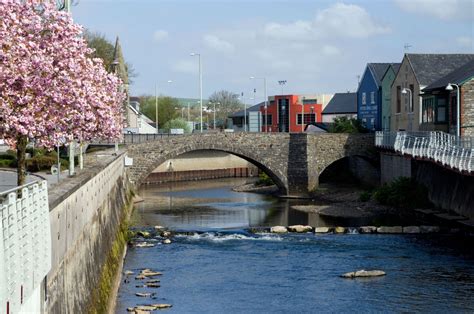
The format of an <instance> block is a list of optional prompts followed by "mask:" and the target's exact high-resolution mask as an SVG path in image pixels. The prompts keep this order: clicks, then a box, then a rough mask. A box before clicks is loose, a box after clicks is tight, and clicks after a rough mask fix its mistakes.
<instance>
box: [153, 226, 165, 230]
mask: <svg viewBox="0 0 474 314" xmlns="http://www.w3.org/2000/svg"><path fill="white" fill-rule="evenodd" d="M154 228H155V230H156V231H162V230H164V229H165V227H163V226H155V227H154Z"/></svg>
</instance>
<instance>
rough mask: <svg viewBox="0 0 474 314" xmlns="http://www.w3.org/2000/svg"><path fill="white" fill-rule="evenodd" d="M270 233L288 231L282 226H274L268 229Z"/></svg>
mask: <svg viewBox="0 0 474 314" xmlns="http://www.w3.org/2000/svg"><path fill="white" fill-rule="evenodd" d="M270 232H271V233H287V232H288V230H287V229H286V227H283V226H274V227H272V228H271V229H270Z"/></svg>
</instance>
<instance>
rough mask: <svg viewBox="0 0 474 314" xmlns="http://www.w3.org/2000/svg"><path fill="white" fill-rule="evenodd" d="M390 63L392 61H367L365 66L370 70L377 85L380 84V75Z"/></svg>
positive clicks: (381, 75)
mask: <svg viewBox="0 0 474 314" xmlns="http://www.w3.org/2000/svg"><path fill="white" fill-rule="evenodd" d="M391 64H392V63H367V67H368V68H369V70H370V72H372V75H373V76H374V78H375V81H376V82H377V85H378V86H380V85H382V77H383V75H384V74H385V71H387V68H388V67H389V66H390V65H391Z"/></svg>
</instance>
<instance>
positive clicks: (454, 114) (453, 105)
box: [450, 96, 458, 125]
mask: <svg viewBox="0 0 474 314" xmlns="http://www.w3.org/2000/svg"><path fill="white" fill-rule="evenodd" d="M456 104H457V97H456V96H452V97H451V110H450V111H451V113H450V115H451V123H450V124H451V125H457V123H458V113H457V106H456Z"/></svg>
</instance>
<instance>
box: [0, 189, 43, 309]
mask: <svg viewBox="0 0 474 314" xmlns="http://www.w3.org/2000/svg"><path fill="white" fill-rule="evenodd" d="M0 220H1V225H0V313H22V312H36V311H39V306H40V297H39V293H38V292H39V291H40V286H41V281H42V280H43V278H44V277H45V276H46V275H47V274H48V272H49V270H50V268H51V229H50V228H51V227H50V221H49V205H48V188H47V183H46V181H39V182H33V183H29V184H26V185H23V186H20V187H17V188H14V189H11V190H8V191H5V192H0ZM33 299H34V300H33Z"/></svg>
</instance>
